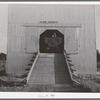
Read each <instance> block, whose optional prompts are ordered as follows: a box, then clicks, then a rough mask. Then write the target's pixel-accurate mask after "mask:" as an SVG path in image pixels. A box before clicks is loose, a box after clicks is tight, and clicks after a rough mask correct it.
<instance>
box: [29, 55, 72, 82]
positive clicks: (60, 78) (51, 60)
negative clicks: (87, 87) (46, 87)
mask: <svg viewBox="0 0 100 100" xmlns="http://www.w3.org/2000/svg"><path fill="white" fill-rule="evenodd" d="M71 83H72V81H71V79H70V76H69V72H68V68H67V65H66V62H65V59H64V55H63V53H51V54H50V53H40V54H39V58H38V60H37V62H36V64H35V66H34V68H33V70H32V73H31V75H30V78H29V81H28V84H71Z"/></svg>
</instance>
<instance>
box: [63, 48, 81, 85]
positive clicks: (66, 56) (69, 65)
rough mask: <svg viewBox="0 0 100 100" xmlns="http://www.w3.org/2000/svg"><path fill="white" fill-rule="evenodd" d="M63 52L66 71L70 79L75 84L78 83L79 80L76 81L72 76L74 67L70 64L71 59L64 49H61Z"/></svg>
mask: <svg viewBox="0 0 100 100" xmlns="http://www.w3.org/2000/svg"><path fill="white" fill-rule="evenodd" d="M63 54H64V57H65V61H66V64H67V66H68V71H69V75H70V78H71V80H72V81H73V82H75V83H77V84H80V83H79V82H77V81H76V80H75V79H74V78H73V75H74V71H75V68H74V65H73V64H71V62H72V61H71V60H70V59H69V58H70V57H69V56H68V54H67V53H66V51H65V50H64V51H63Z"/></svg>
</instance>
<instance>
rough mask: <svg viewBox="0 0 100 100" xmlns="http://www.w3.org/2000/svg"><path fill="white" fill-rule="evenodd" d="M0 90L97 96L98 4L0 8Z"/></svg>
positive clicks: (99, 68) (99, 59)
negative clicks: (90, 94) (91, 94)
mask: <svg viewBox="0 0 100 100" xmlns="http://www.w3.org/2000/svg"><path fill="white" fill-rule="evenodd" d="M0 92H29V93H30V92H36V93H37V92H41V93H43V92H47V93H49V92H50V93H52V92H53V93H99V92H100V4H98V5H96V4H66V3H65V4H53V3H52V4H49V3H45V4H43V3H42V4H33V3H32V4H22V3H21V4H20V3H19V4H16V3H14V4H0ZM41 96H42V95H40V97H41ZM46 96H47V95H46ZM50 96H51V97H54V96H55V95H54V94H51V95H50Z"/></svg>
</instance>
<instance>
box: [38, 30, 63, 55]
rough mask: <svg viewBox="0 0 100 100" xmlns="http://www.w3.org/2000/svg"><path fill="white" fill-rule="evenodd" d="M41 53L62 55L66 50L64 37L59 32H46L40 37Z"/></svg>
mask: <svg viewBox="0 0 100 100" xmlns="http://www.w3.org/2000/svg"><path fill="white" fill-rule="evenodd" d="M39 46H40V53H61V52H63V50H64V35H63V34H62V33H61V32H59V31H58V30H46V31H44V32H43V33H42V34H41V35H40V44H39Z"/></svg>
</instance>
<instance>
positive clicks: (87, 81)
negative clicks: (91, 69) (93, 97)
mask: <svg viewBox="0 0 100 100" xmlns="http://www.w3.org/2000/svg"><path fill="white" fill-rule="evenodd" d="M74 79H76V80H77V81H78V82H80V84H81V86H83V87H84V88H87V89H88V90H90V91H91V92H100V75H97V74H95V75H93V74H86V75H81V74H79V75H78V76H77V77H76V76H74Z"/></svg>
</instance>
